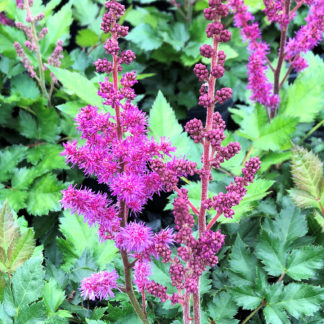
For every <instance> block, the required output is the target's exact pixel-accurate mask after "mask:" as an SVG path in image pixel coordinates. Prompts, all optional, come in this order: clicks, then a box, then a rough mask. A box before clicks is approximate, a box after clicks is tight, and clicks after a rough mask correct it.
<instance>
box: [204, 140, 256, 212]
mask: <svg viewBox="0 0 324 324" xmlns="http://www.w3.org/2000/svg"><path fill="white" fill-rule="evenodd" d="M232 144H233V143H232ZM237 144H238V143H237ZM237 149H238V147H236V145H234V146H232V148H231V150H232V152H234V151H236V150H237ZM230 155H231V154H230ZM259 168H260V160H259V158H258V157H255V158H251V159H250V160H249V161H248V162H246V164H245V168H243V169H242V173H243V177H235V178H234V183H233V182H232V183H230V184H229V185H228V186H227V187H226V190H227V192H226V193H223V192H220V193H219V194H218V195H216V196H214V197H213V198H212V199H210V198H209V199H208V200H207V201H206V202H205V205H206V208H207V209H210V208H212V207H213V208H214V209H215V210H216V211H217V212H218V213H220V214H224V216H225V217H233V215H234V211H233V209H232V207H234V206H236V205H238V204H239V203H240V201H241V200H242V199H243V197H244V195H245V194H246V188H245V187H246V186H248V184H249V183H252V182H253V180H254V177H255V174H256V173H257V171H258V170H259Z"/></svg>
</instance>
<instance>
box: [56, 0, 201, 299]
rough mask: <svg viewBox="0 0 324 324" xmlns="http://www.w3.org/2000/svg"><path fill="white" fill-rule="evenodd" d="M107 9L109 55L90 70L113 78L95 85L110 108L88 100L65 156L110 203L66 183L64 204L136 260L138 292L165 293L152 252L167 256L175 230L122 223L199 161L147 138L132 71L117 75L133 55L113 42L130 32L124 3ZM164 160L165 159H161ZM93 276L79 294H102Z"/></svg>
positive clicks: (112, 3) (109, 4) (110, 4)
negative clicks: (154, 274)
mask: <svg viewBox="0 0 324 324" xmlns="http://www.w3.org/2000/svg"><path fill="white" fill-rule="evenodd" d="M106 8H107V9H108V11H107V13H105V14H104V18H103V22H102V25H101V29H102V30H103V31H104V32H105V33H111V38H109V39H107V40H106V43H105V46H104V47H105V50H106V54H108V55H110V56H111V57H112V59H111V60H107V59H106V58H104V59H98V60H97V62H96V63H95V67H96V70H97V71H98V72H104V73H111V74H112V82H111V80H110V79H109V77H106V78H105V80H104V81H103V82H100V89H99V91H98V95H99V96H101V97H102V99H103V105H104V106H107V107H108V106H109V107H111V108H112V111H114V113H110V112H107V110H108V109H103V110H101V109H99V108H98V107H95V106H92V105H88V106H86V107H84V108H82V109H81V111H80V113H79V114H78V115H77V117H76V122H77V129H78V130H79V131H80V133H81V138H82V140H83V141H84V144H83V145H80V144H79V143H78V142H77V141H76V140H74V141H72V142H68V143H66V144H64V147H65V150H64V152H63V153H62V154H63V155H65V156H66V159H67V162H69V163H71V164H72V165H77V166H78V167H79V168H80V169H82V170H83V171H84V173H85V174H86V175H91V176H92V175H95V176H96V177H97V179H98V181H99V182H100V183H105V184H107V185H108V186H109V188H110V192H111V194H112V196H114V197H115V202H113V201H111V200H110V199H108V198H107V196H106V194H101V193H94V192H92V191H90V190H88V189H77V188H75V187H73V186H70V187H69V188H68V189H67V190H65V191H64V192H63V199H62V205H63V207H64V208H69V209H71V210H72V212H73V213H77V214H80V215H84V219H85V221H86V222H87V223H88V224H89V226H92V225H97V226H98V230H99V236H100V239H101V240H107V239H113V240H114V241H115V244H116V246H117V247H118V248H119V249H120V250H121V251H125V252H126V253H127V254H128V255H129V256H130V257H132V258H134V260H135V261H134V265H133V266H134V279H135V283H136V285H137V287H138V289H139V290H140V291H142V290H143V289H145V290H147V291H149V292H152V293H154V294H158V295H159V296H161V297H162V295H161V294H162V292H163V291H164V289H161V288H159V286H157V284H156V283H154V282H151V281H149V280H148V277H149V275H150V273H151V265H150V261H151V258H152V257H161V258H162V261H163V262H169V261H170V256H171V250H170V245H171V244H172V243H173V242H174V238H173V236H174V234H173V232H172V231H171V230H170V229H164V230H162V231H161V232H160V233H156V234H154V233H153V232H152V230H151V229H150V228H149V227H147V226H146V225H145V224H144V223H140V222H130V223H127V217H128V213H129V212H132V213H134V214H135V215H136V214H137V213H139V212H141V210H142V209H143V206H144V205H145V204H146V202H147V200H148V199H151V198H152V196H153V194H155V193H159V192H160V191H161V190H166V191H171V190H174V188H175V187H176V185H177V183H178V179H179V177H180V176H187V175H193V174H194V173H195V172H196V163H193V162H190V161H187V160H185V159H176V158H172V155H171V154H172V152H173V151H174V148H173V147H172V146H171V145H170V143H169V142H167V141H166V140H165V139H164V138H161V140H160V141H159V142H156V141H154V140H153V139H150V138H148V137H147V132H148V129H147V118H146V116H145V114H144V113H143V112H141V111H140V110H139V109H138V108H137V107H136V106H135V105H133V104H132V100H133V99H134V98H135V96H136V95H135V92H134V90H133V88H132V87H133V86H134V84H135V83H136V82H137V81H136V74H135V72H134V71H132V72H126V73H124V74H123V75H122V77H121V79H120V81H118V78H117V73H118V72H120V71H122V64H130V63H131V62H133V60H134V59H135V54H134V53H133V52H132V51H131V50H126V51H123V52H122V51H120V48H119V44H118V38H120V37H125V36H126V35H127V33H128V28H127V27H123V26H120V25H119V24H118V23H117V20H118V19H119V18H120V16H121V15H123V14H124V12H125V8H124V6H123V5H121V4H120V3H118V2H117V1H114V0H112V1H109V2H107V3H106ZM61 45H62V44H58V46H61ZM57 53H59V49H56V50H54V53H53V55H52V56H51V61H52V62H53V64H55V61H56V59H57ZM111 108H110V109H111ZM166 158H168V160H169V161H168V162H164V160H166ZM170 158H171V159H170ZM90 278H91V277H90ZM94 278H95V279H91V280H90V279H89V281H88V280H87V279H86V280H85V281H84V283H83V284H82V287H81V289H82V291H85V293H84V294H83V295H84V297H90V298H92V297H93V296H99V294H98V293H96V291H94V292H92V293H91V287H94V288H95V289H99V288H98V287H97V286H99V281H97V282H96V283H97V284H96V285H90V284H89V285H88V286H87V288H84V285H85V283H89V282H90V283H93V281H95V280H96V279H97V277H96V276H95V277H94ZM109 295H111V294H109ZM100 296H103V294H102V295H100ZM106 296H108V295H107V294H106ZM163 296H164V295H163Z"/></svg>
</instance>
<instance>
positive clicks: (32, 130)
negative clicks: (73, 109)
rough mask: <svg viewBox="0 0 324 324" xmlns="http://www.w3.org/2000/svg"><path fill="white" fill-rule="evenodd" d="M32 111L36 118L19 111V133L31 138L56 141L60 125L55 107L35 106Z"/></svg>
mask: <svg viewBox="0 0 324 324" xmlns="http://www.w3.org/2000/svg"><path fill="white" fill-rule="evenodd" d="M34 111H35V114H36V115H37V120H36V119H35V118H34V117H33V116H32V115H31V114H30V113H27V112H25V111H20V112H19V131H20V132H21V134H22V135H24V136H25V137H27V138H31V139H38V140H40V139H43V140H46V141H49V142H54V141H56V140H57V139H58V135H59V133H60V127H59V116H58V114H57V112H56V111H55V109H47V108H45V107H42V106H36V107H35V108H34Z"/></svg>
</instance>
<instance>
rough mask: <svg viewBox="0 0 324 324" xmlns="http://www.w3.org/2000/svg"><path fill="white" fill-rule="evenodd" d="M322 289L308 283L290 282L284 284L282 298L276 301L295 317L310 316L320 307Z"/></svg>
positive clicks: (322, 295) (323, 292) (323, 294)
mask: <svg viewBox="0 0 324 324" xmlns="http://www.w3.org/2000/svg"><path fill="white" fill-rule="evenodd" d="M323 298H324V289H323V288H321V287H316V286H311V285H308V284H297V283H290V284H288V285H287V286H285V288H284V291H283V295H282V300H281V301H279V302H278V303H277V305H278V306H279V307H283V308H284V309H285V310H286V311H287V312H288V313H289V314H291V315H292V316H294V317H295V318H300V317H301V316H302V315H306V316H311V315H313V314H314V313H315V312H316V311H317V310H319V308H320V303H321V301H322V300H323Z"/></svg>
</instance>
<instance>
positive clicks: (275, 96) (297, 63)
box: [230, 0, 324, 120]
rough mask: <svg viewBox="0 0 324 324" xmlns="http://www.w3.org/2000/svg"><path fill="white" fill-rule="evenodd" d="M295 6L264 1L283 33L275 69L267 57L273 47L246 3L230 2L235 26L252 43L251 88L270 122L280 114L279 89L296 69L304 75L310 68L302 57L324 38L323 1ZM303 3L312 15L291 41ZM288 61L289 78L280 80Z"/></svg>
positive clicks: (288, 2) (281, 0)
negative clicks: (291, 28) (271, 77)
mask: <svg viewBox="0 0 324 324" xmlns="http://www.w3.org/2000/svg"><path fill="white" fill-rule="evenodd" d="M291 4H292V2H291V0H285V1H284V0H264V5H265V9H264V13H265V14H266V16H267V18H268V20H269V21H270V22H271V23H277V24H278V25H279V27H280V30H281V35H280V46H279V50H278V63H277V66H276V67H273V66H272V64H271V63H270V62H269V60H268V58H267V55H268V54H269V51H270V46H269V44H267V43H266V42H264V41H262V36H261V31H260V28H259V25H258V23H257V22H255V18H254V16H253V15H252V14H251V13H250V12H249V11H248V8H247V6H246V5H245V4H244V0H230V6H231V9H232V11H233V12H234V23H235V26H236V27H238V28H240V29H241V35H242V38H243V40H244V41H247V42H248V51H249V53H250V57H249V61H248V64H247V70H248V89H250V90H251V97H250V98H251V100H253V101H255V102H259V103H260V104H261V105H264V106H265V108H266V111H267V113H268V117H269V120H270V119H271V118H273V117H275V116H276V114H277V112H278V109H279V104H280V97H279V90H280V88H281V87H282V85H283V83H284V82H285V80H286V79H287V77H288V76H289V74H290V72H291V71H292V70H293V69H294V70H295V71H296V72H300V71H302V70H303V69H305V68H306V67H307V62H306V61H305V59H304V58H303V57H302V54H303V53H306V52H308V51H310V50H312V49H313V48H314V47H315V46H316V45H317V44H318V43H319V42H320V41H321V40H322V39H323V32H324V19H323V15H324V3H323V1H322V0H314V1H313V0H301V1H298V2H296V5H295V7H294V8H291ZM303 4H305V5H308V6H309V12H308V16H307V17H306V18H305V21H306V25H304V26H302V27H301V28H300V29H299V31H297V33H296V35H295V36H294V37H292V38H290V39H288V37H287V33H288V25H289V23H290V22H291V21H292V20H293V19H294V17H295V15H296V11H297V10H298V8H299V7H300V6H302V5H303ZM284 62H287V63H288V65H289V67H288V71H287V73H286V75H285V76H284V77H283V78H282V79H280V71H281V69H282V66H283V63H284ZM268 68H270V69H271V71H272V72H273V74H274V82H270V80H269V79H268V77H267V72H268Z"/></svg>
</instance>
